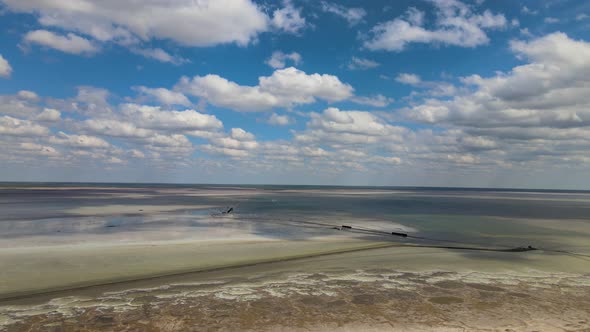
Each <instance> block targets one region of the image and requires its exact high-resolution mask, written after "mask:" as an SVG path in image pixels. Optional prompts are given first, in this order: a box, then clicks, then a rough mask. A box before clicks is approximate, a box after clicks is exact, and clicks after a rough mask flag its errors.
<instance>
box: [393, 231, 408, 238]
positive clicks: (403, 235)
mask: <svg viewBox="0 0 590 332" xmlns="http://www.w3.org/2000/svg"><path fill="white" fill-rule="evenodd" d="M391 235H395V236H401V237H408V234H406V233H398V232H391Z"/></svg>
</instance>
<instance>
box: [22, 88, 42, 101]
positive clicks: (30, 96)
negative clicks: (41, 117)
mask: <svg viewBox="0 0 590 332" xmlns="http://www.w3.org/2000/svg"><path fill="white" fill-rule="evenodd" d="M16 95H17V96H18V97H19V98H21V99H25V100H30V101H37V100H38V99H39V96H38V95H37V94H36V93H35V92H33V91H28V90H20V91H19V92H18V93H17V94H16Z"/></svg>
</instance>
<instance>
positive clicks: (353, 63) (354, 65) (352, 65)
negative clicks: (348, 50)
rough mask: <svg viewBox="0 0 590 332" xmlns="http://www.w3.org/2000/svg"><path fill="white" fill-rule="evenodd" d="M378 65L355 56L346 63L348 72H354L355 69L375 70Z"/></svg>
mask: <svg viewBox="0 0 590 332" xmlns="http://www.w3.org/2000/svg"><path fill="white" fill-rule="evenodd" d="M379 66H380V64H379V63H378V62H376V61H373V60H369V59H363V58H357V57H355V56H353V57H352V59H351V60H350V62H349V63H348V65H347V67H348V69H350V70H356V69H361V70H364V69H371V68H377V67H379Z"/></svg>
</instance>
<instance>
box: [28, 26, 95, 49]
mask: <svg viewBox="0 0 590 332" xmlns="http://www.w3.org/2000/svg"><path fill="white" fill-rule="evenodd" d="M23 40H24V41H25V42H26V43H30V44H39V45H42V46H46V47H50V48H53V49H56V50H58V51H62V52H65V53H70V54H92V53H96V52H97V51H98V49H99V48H98V46H97V45H95V44H94V43H92V42H91V41H90V40H88V39H86V38H83V37H80V36H78V35H75V34H73V33H68V34H66V35H59V34H56V33H54V32H51V31H47V30H35V31H30V32H28V33H27V34H26V35H25V36H24V38H23Z"/></svg>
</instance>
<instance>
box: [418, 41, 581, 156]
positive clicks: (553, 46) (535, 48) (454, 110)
mask: <svg viewBox="0 0 590 332" xmlns="http://www.w3.org/2000/svg"><path fill="white" fill-rule="evenodd" d="M510 47H511V49H512V50H513V51H514V52H515V53H516V55H517V56H518V57H520V58H522V59H526V60H528V63H526V64H523V65H519V66H516V67H514V68H513V69H512V70H511V71H510V72H508V73H498V74H496V75H494V76H491V77H487V78H484V77H480V76H478V75H472V76H468V77H465V78H463V79H462V81H463V84H464V85H465V87H466V88H468V89H470V91H471V92H470V93H466V94H461V95H457V96H455V97H453V98H452V99H450V100H447V99H436V98H428V99H426V100H424V102H422V103H419V104H417V105H415V106H413V107H411V108H409V109H408V110H407V112H406V115H407V116H408V117H409V118H411V119H415V120H419V121H423V122H427V123H433V124H439V125H441V124H442V125H444V124H446V125H454V126H460V127H463V128H465V130H466V131H467V132H469V133H472V134H474V135H484V136H488V137H496V138H499V139H504V140H522V141H527V149H529V150H530V151H528V152H527V153H526V154H523V155H530V156H534V155H535V153H533V152H531V151H537V153H541V152H542V153H547V149H549V148H550V146H552V145H554V144H556V143H555V142H551V140H555V139H560V140H567V139H569V140H571V142H570V143H568V144H570V145H569V146H568V147H567V151H570V152H571V151H576V149H577V151H580V150H585V149H587V148H588V144H587V143H583V141H580V138H582V137H584V139H586V138H585V137H590V136H589V134H590V131H589V130H588V126H589V125H590V111H589V110H590V90H589V89H590V88H589V87H590V81H589V80H588V77H590V43H588V42H585V41H581V40H574V39H571V38H569V37H568V36H567V35H566V34H564V33H552V34H549V35H546V36H543V37H539V38H536V39H533V40H529V41H521V40H515V41H512V42H511V43H510ZM531 140H543V143H542V144H539V145H537V144H536V143H534V141H531ZM539 143H540V142H539ZM560 144H561V143H560ZM580 144H582V145H580ZM576 146H577V147H576ZM511 147H512V148H516V147H517V145H514V144H513V145H511ZM562 151H566V148H565V147H563V146H562ZM519 153H524V152H522V151H520V152H519Z"/></svg>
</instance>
